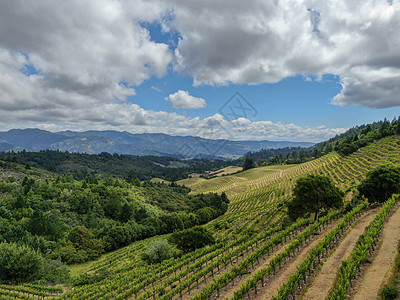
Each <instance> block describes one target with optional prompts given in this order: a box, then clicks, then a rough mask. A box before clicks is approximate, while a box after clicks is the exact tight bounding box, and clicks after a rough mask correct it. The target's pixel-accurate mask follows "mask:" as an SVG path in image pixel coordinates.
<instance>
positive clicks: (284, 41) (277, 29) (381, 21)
mask: <svg viewBox="0 0 400 300" xmlns="http://www.w3.org/2000/svg"><path fill="white" fill-rule="evenodd" d="M172 3H173V4H172V7H173V11H174V16H175V18H174V19H173V20H172V21H171V22H170V23H169V24H167V25H166V26H169V28H172V29H174V30H177V31H179V32H180V34H181V36H182V38H181V39H180V41H179V44H178V47H177V48H176V50H175V56H176V59H177V61H176V64H175V69H176V70H178V71H180V72H182V73H184V74H189V75H192V76H193V78H194V82H195V84H197V85H198V84H216V85H227V84H230V83H237V84H259V83H264V82H270V83H273V82H277V81H280V80H282V79H283V78H286V77H288V76H294V75H297V74H303V75H305V76H306V78H308V77H307V75H316V76H317V77H320V76H321V75H323V74H335V75H338V76H339V77H340V78H341V84H342V85H343V89H342V91H341V93H340V94H338V95H337V96H336V97H335V98H334V99H333V100H332V103H333V104H338V105H349V104H359V105H363V106H367V107H373V108H381V107H391V106H399V105H400V97H399V96H398V95H399V93H398V87H399V86H400V78H399V74H400V63H399V62H400V52H399V51H398V49H399V48H400V39H399V38H398V32H399V30H400V1H398V0H397V1H396V0H395V1H387V0H367V1H361V2H360V1H357V0H353V1H349V0H336V1H317V0H304V1H295V0H292V1H286V2H284V3H282V2H279V1H264V0H255V1H250V2H243V1H231V0H220V1H218V2H216V1H212V0H205V1H201V2H198V1H195V0H187V1H177V0H175V1H172ZM360 71H362V72H363V74H361V73H360Z"/></svg>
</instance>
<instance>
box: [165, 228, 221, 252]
mask: <svg viewBox="0 0 400 300" xmlns="http://www.w3.org/2000/svg"><path fill="white" fill-rule="evenodd" d="M169 242H170V243H172V244H175V245H176V247H177V248H178V249H179V250H182V251H183V252H191V251H194V250H196V249H199V248H202V247H204V246H207V245H212V244H214V243H215V239H214V237H213V235H212V234H211V232H210V231H208V230H207V229H205V228H204V227H200V226H196V227H193V228H189V229H185V230H182V231H176V232H174V233H173V234H172V235H171V236H170V238H169Z"/></svg>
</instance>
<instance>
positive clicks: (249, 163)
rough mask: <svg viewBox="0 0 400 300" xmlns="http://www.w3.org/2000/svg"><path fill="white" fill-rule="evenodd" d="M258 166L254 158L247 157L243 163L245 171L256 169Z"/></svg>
mask: <svg viewBox="0 0 400 300" xmlns="http://www.w3.org/2000/svg"><path fill="white" fill-rule="evenodd" d="M255 166H256V165H255V163H254V160H253V159H252V158H249V157H247V158H246V159H245V160H244V163H243V171H246V170H248V169H252V168H254V167H255Z"/></svg>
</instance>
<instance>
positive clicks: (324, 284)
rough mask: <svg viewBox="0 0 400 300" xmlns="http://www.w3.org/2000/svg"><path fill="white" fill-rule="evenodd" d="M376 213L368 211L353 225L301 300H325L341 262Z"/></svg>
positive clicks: (347, 255)
mask: <svg viewBox="0 0 400 300" xmlns="http://www.w3.org/2000/svg"><path fill="white" fill-rule="evenodd" d="M378 211H379V209H374V210H371V211H369V212H368V213H367V214H366V215H364V216H363V217H361V219H360V220H359V221H358V222H357V223H356V224H355V226H354V227H353V228H352V229H351V231H350V232H349V233H348V234H347V236H346V237H345V238H344V239H343V241H342V242H341V243H340V244H339V246H338V247H337V248H336V250H335V252H334V253H333V254H332V255H330V256H329V257H328V259H327V260H326V261H325V262H324V263H323V265H322V268H321V270H320V271H319V272H318V274H317V275H316V277H315V279H314V280H313V282H312V285H311V286H310V288H309V289H308V290H307V292H306V293H305V295H304V296H303V299H307V300H320V299H326V297H327V296H328V292H329V290H330V288H331V286H332V284H333V282H334V280H335V278H336V273H337V271H338V270H339V268H340V266H341V264H342V261H343V260H345V259H347V258H348V257H349V256H350V254H351V252H352V251H353V248H354V246H355V245H356V243H357V240H358V238H359V237H360V235H361V234H362V233H363V232H364V230H365V228H366V227H367V226H368V225H369V224H370V222H371V221H372V220H373V219H374V218H375V216H376V215H377V213H378Z"/></svg>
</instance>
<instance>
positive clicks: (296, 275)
mask: <svg viewBox="0 0 400 300" xmlns="http://www.w3.org/2000/svg"><path fill="white" fill-rule="evenodd" d="M384 164H395V165H397V166H400V137H399V136H390V137H386V138H383V139H381V140H378V141H376V142H374V143H372V144H371V145H369V146H366V147H364V148H361V149H359V150H358V151H356V152H355V153H353V154H351V155H349V156H346V157H343V156H340V155H338V154H337V153H335V152H332V153H330V154H328V155H325V156H323V157H321V158H319V159H316V160H313V161H310V162H306V163H303V164H298V165H290V166H271V167H261V168H256V169H251V170H247V171H245V172H242V173H239V174H234V175H229V176H223V177H217V178H213V179H209V180H206V179H202V178H191V179H187V180H184V181H183V182H182V183H184V184H185V185H187V186H190V187H191V188H192V191H193V193H199V192H207V191H209V192H222V191H225V192H226V193H227V194H228V195H229V198H230V201H231V204H230V205H229V208H228V211H227V213H226V214H225V215H223V216H221V217H219V218H217V219H215V220H213V221H211V222H210V223H208V224H207V225H204V226H205V227H206V228H208V229H209V230H211V231H212V232H213V234H214V236H215V237H216V239H217V243H216V244H215V245H213V246H209V247H206V248H202V249H198V250H197V251H195V252H191V253H188V254H185V255H183V256H182V257H179V258H176V259H170V260H167V261H164V262H163V263H161V264H154V265H146V264H145V263H144V262H143V261H142V260H141V258H140V253H141V252H142V251H143V249H145V247H146V245H149V244H150V243H152V242H153V241H155V240H158V239H160V238H161V239H162V238H165V237H163V236H158V237H154V238H151V239H148V240H144V241H140V242H136V243H133V244H132V245H130V246H127V247H125V248H123V249H120V250H117V251H115V252H113V253H111V254H107V255H105V256H104V257H102V258H101V259H100V260H98V261H94V262H93V263H91V264H89V265H86V266H84V267H82V266H79V267H78V269H77V270H79V271H80V272H81V273H86V274H88V275H87V276H89V278H96V274H102V275H104V276H103V277H99V279H98V280H96V279H94V281H93V282H92V283H88V284H85V285H82V286H78V287H75V288H74V289H73V290H69V291H66V292H65V293H62V294H61V293H60V294H59V296H60V297H61V298H62V299H111V298H112V299H135V298H136V299H150V298H151V299H153V298H156V299H179V298H182V299H207V298H209V297H210V296H212V297H213V298H214V297H216V298H218V297H219V298H228V299H243V298H245V297H248V298H250V299H265V298H267V299H269V298H271V296H276V297H278V298H277V299H286V298H287V297H290V295H293V296H296V298H297V297H299V296H301V295H302V294H303V293H305V294H304V296H305V298H304V299H324V298H326V297H328V296H329V295H330V297H331V298H330V299H339V296H337V295H341V294H343V293H344V294H345V295H346V294H347V293H353V294H354V295H359V296H360V297H362V293H363V292H364V291H363V289H362V286H363V284H364V285H365V284H368V285H369V290H370V291H372V292H373V293H377V292H378V290H379V288H380V286H381V284H382V283H384V278H386V277H385V274H387V273H388V272H390V269H391V267H392V264H393V262H394V255H395V254H396V251H397V250H396V249H397V248H396V247H397V240H398V239H399V236H400V235H396V234H398V233H399V232H398V231H399V229H398V227H396V226H395V227H393V226H392V225H393V224H395V223H396V222H397V221H398V220H399V218H400V209H399V206H398V204H397V201H396V198H393V200H391V201H389V202H387V203H386V204H385V205H384V206H378V207H376V206H375V207H372V208H368V207H366V204H359V205H354V206H353V209H350V210H347V211H332V212H330V213H329V214H327V215H326V216H325V217H323V218H321V219H320V220H319V221H318V222H317V223H310V222H309V221H308V220H299V221H297V222H295V223H292V224H287V223H286V221H285V214H286V212H285V208H284V207H285V205H284V204H285V203H286V201H287V200H288V199H289V198H290V197H291V193H292V188H293V186H294V184H295V181H296V179H297V178H299V177H302V176H304V175H305V174H323V175H325V176H328V177H329V178H331V179H332V180H333V181H334V182H335V184H336V185H337V186H339V187H340V188H341V189H342V190H344V191H346V198H347V199H348V198H349V196H350V195H351V193H352V192H353V191H354V188H355V186H356V185H357V184H358V183H359V182H360V181H361V180H362V179H363V178H364V177H365V175H366V173H367V172H368V171H369V170H371V169H373V168H374V167H376V166H379V165H384ZM396 228H397V229H396ZM396 230H397V231H396ZM382 232H383V235H382ZM362 234H363V236H367V237H368V239H369V240H368V241H372V243H371V242H361V243H360V242H359V241H358V240H359V239H361V238H362V237H361V235H362ZM378 235H379V236H381V237H380V238H379V239H377V236H378ZM386 235H387V237H386ZM394 237H395V238H394ZM393 239H395V240H393ZM357 241H358V242H357ZM374 244H377V245H378V246H373V245H374ZM380 244H382V247H384V249H390V251H392V252H391V253H392V254H391V256H389V257H387V255H385V256H382V255H381V254H382V251H385V250H382V251H381V250H378V251H375V252H374V251H373V249H379V245H380ZM360 247H364V248H363V249H367V251H366V252H365V250H362V251H364V252H362V253H364V254H365V255H368V252H371V253H374V254H373V256H368V257H369V258H368V259H370V260H371V263H370V264H368V265H363V264H361V262H362V261H363V260H364V259H363V258H362V257H361V261H357V260H355V258H354V257H357V255H356V254H354V253H358V252H357V251H361V250H360V249H359V248H360ZM334 249H337V250H336V251H335V252H334ZM393 249H394V250H393ZM393 251H394V252H393ZM364 254H363V255H364ZM354 255H356V256H354ZM374 257H375V259H378V263H379V269H380V270H382V271H381V272H379V274H380V275H377V276H376V278H375V279H374V280H373V281H371V280H370V279H368V278H369V277H368V276H369V273H370V272H371V268H372V267H374V268H375V267H376V264H375V262H374ZM342 261H346V264H344V265H342V263H341V262H342ZM320 262H324V264H326V265H328V266H330V269H329V272H328V273H329V274H331V275H330V276H328V275H327V273H326V267H324V265H322V264H321V263H320ZM349 265H354V266H355V268H356V269H355V270H356V271H357V268H361V269H362V270H363V273H360V274H365V276H357V277H355V275H354V273H352V271H351V272H350V271H349V272H348V271H346V269H345V268H347V266H349ZM343 268H344V269H343ZM339 270H341V271H339ZM346 272H347V273H346ZM107 274H109V276H107ZM332 274H333V275H332ZM381 274H383V275H381ZM111 275H112V276H111ZM337 276H339V277H340V276H342V277H343V276H347V277H345V279H344V280H347V281H352V283H353V284H352V287H350V286H348V285H347V286H337V283H335V282H337V281H335V278H336V277H337ZM339 277H338V278H339ZM339 279H340V278H339ZM365 280H367V282H364V281H365ZM368 280H369V281H368ZM347 281H346V282H347ZM321 282H322V284H323V285H324V289H320V288H318V286H316V284H317V283H320V284H321ZM305 287H307V288H308V289H307V290H306V289H304V288H305ZM11 291H15V288H14V287H2V288H1V292H2V293H3V294H7V293H11ZM313 291H314V292H313ZM15 293H16V294H18V293H21V292H15ZM30 293H31V295H34V294H35V293H38V292H37V291H36V292H35V290H34V288H31V291H30ZM340 299H342V298H340Z"/></svg>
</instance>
